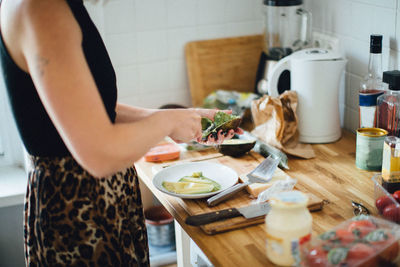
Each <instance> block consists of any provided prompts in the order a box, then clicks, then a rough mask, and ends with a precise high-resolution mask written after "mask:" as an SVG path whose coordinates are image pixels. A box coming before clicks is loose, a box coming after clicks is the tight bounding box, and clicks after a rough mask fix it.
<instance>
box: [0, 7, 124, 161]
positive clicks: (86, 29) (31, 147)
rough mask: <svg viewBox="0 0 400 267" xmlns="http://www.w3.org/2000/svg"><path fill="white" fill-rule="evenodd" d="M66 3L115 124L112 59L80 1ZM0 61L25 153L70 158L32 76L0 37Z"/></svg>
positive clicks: (114, 84)
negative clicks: (12, 55)
mask: <svg viewBox="0 0 400 267" xmlns="http://www.w3.org/2000/svg"><path fill="white" fill-rule="evenodd" d="M67 3H68V5H69V6H70V8H71V10H72V13H73V14H74V17H75V19H76V21H77V22H78V24H79V26H80V28H81V31H82V35H83V40H82V49H83V51H84V54H85V58H86V61H87V63H88V65H89V68H90V70H91V73H92V75H93V78H94V80H95V82H96V85H97V88H98V91H99V93H100V95H101V98H102V100H103V103H104V106H105V108H106V110H107V114H108V116H109V118H110V120H111V122H113V123H114V121H115V116H116V114H115V106H116V101H117V86H116V77H115V72H114V68H113V66H112V64H111V60H110V58H109V56H108V53H107V51H106V48H105V45H104V43H103V41H102V39H101V36H100V34H99V32H98V30H97V28H96V26H95V25H94V23H93V22H92V20H91V19H90V17H89V14H88V13H87V11H86V8H85V7H84V5H83V1H82V0H67ZM0 37H1V35H0ZM60 53H62V51H60ZM0 59H1V64H2V71H3V75H4V80H5V84H6V88H7V92H8V97H9V100H10V104H11V109H12V112H13V115H14V118H15V121H16V124H17V128H18V130H19V133H20V136H21V138H22V141H23V143H24V145H25V148H26V150H27V151H28V153H29V154H31V155H34V156H66V155H70V152H69V151H68V149H67V147H66V146H65V144H64V142H63V140H62V139H61V137H60V135H59V134H58V132H57V130H56V128H55V127H54V125H53V123H52V122H51V120H50V118H49V116H48V114H47V112H46V110H45V108H44V106H43V104H42V102H41V101H40V98H39V96H38V93H37V91H36V89H35V86H34V84H33V82H32V79H31V76H30V75H29V74H28V73H26V72H24V71H23V70H22V69H20V68H19V67H18V66H17V65H16V64H15V62H14V61H13V59H12V58H11V56H10V54H9V53H8V51H7V49H6V47H5V45H4V41H3V39H2V37H1V38H0ZM87 119H88V120H89V119H90V118H87Z"/></svg>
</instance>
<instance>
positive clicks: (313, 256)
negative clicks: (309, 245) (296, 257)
mask: <svg viewBox="0 0 400 267" xmlns="http://www.w3.org/2000/svg"><path fill="white" fill-rule="evenodd" d="M326 255H327V253H326V252H325V251H324V250H323V249H322V248H321V247H315V248H313V249H311V250H310V251H309V252H308V254H307V263H308V264H307V266H310V267H325V266H327V265H328V261H327V257H326Z"/></svg>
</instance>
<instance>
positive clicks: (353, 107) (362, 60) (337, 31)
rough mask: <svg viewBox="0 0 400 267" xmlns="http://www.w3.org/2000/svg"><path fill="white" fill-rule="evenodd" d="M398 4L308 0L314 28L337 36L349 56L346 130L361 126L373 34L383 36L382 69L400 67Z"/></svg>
mask: <svg viewBox="0 0 400 267" xmlns="http://www.w3.org/2000/svg"><path fill="white" fill-rule="evenodd" d="M399 5H400V1H399V3H398V0H306V3H305V6H306V8H307V9H309V10H310V11H311V12H312V14H313V28H314V30H317V31H321V32H325V33H328V34H331V35H334V36H336V37H338V38H339V40H340V42H341V48H342V51H343V52H344V54H345V55H346V57H347V59H348V63H347V67H346V74H345V81H344V83H345V86H344V88H345V90H344V91H343V92H342V97H341V104H342V105H341V108H342V112H343V113H344V126H345V127H346V128H347V129H350V130H353V131H354V130H355V129H356V128H357V126H358V88H359V84H360V81H361V79H362V77H363V76H364V75H365V74H366V72H367V67H368V56H369V36H370V34H373V33H376V34H382V35H383V49H382V50H383V52H382V54H383V59H382V68H383V71H385V70H393V69H399V68H400V65H399V63H400V58H399V55H400V45H399V42H400V16H399V14H400V6H399Z"/></svg>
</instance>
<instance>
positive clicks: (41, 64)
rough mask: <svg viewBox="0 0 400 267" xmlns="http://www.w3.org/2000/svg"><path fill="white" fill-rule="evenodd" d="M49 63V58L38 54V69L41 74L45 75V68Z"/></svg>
mask: <svg viewBox="0 0 400 267" xmlns="http://www.w3.org/2000/svg"><path fill="white" fill-rule="evenodd" d="M48 64H49V60H48V59H47V58H44V57H42V56H40V55H36V69H37V71H38V72H39V75H40V76H43V75H44V68H45V67H46V66H47V65H48Z"/></svg>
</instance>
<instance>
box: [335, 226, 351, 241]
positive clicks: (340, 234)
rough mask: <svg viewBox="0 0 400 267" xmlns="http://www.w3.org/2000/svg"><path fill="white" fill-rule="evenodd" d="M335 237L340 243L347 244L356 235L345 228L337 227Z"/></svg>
mask: <svg viewBox="0 0 400 267" xmlns="http://www.w3.org/2000/svg"><path fill="white" fill-rule="evenodd" d="M336 238H338V239H339V240H340V242H341V243H342V244H349V243H351V242H353V241H354V240H355V239H356V236H355V235H354V234H353V232H351V231H349V230H347V229H338V230H336Z"/></svg>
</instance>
